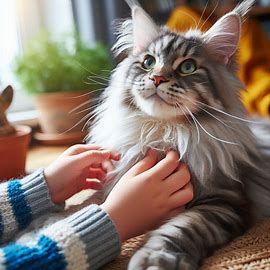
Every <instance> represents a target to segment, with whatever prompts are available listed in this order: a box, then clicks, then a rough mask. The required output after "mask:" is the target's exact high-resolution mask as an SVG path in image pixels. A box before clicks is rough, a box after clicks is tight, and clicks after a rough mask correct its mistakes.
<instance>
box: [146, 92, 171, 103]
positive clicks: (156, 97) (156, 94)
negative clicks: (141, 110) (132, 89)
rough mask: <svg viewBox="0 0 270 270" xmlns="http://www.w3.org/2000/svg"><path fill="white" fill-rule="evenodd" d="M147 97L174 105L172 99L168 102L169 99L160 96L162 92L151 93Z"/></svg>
mask: <svg viewBox="0 0 270 270" xmlns="http://www.w3.org/2000/svg"><path fill="white" fill-rule="evenodd" d="M149 98H151V99H152V100H154V101H155V102H158V103H166V104H167V105H169V106H173V105H174V104H173V101H171V102H170V101H169V100H167V99H165V98H164V97H162V94H159V93H155V94H153V95H151V96H150V97H149Z"/></svg>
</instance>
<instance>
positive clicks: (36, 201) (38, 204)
mask: <svg viewBox="0 0 270 270" xmlns="http://www.w3.org/2000/svg"><path fill="white" fill-rule="evenodd" d="M20 183H21V190H22V191H23V194H24V196H25V200H26V202H27V205H28V206H29V207H30V208H31V213H32V217H33V218H36V217H38V216H40V215H42V214H44V213H48V212H52V211H59V210H62V209H63V206H61V205H56V204H54V203H53V202H52V200H51V197H50V194H49V190H48V186H47V183H46V180H45V176H44V172H43V169H41V170H38V171H36V172H34V173H32V174H30V175H28V176H26V177H25V178H23V179H21V180H20Z"/></svg>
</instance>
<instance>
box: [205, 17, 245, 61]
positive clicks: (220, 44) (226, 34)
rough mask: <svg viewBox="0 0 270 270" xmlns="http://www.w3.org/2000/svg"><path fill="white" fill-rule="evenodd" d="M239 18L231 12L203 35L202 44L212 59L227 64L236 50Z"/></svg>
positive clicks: (239, 24)
mask: <svg viewBox="0 0 270 270" xmlns="http://www.w3.org/2000/svg"><path fill="white" fill-rule="evenodd" d="M240 35H241V18H240V16H239V15H238V14H237V13H235V12H231V13H228V14H227V15H225V16H223V17H222V18H221V19H219V20H218V21H217V22H216V23H215V24H214V25H213V26H212V27H211V28H210V29H209V30H208V31H207V32H206V33H205V34H204V35H203V39H204V42H205V43H206V44H207V47H208V49H209V50H210V52H211V53H213V55H214V57H216V58H217V59H218V60H220V61H222V62H223V63H224V64H227V63H228V61H229V60H230V58H231V57H232V56H233V55H234V54H235V52H236V51H237V48H238V44H239V40H240Z"/></svg>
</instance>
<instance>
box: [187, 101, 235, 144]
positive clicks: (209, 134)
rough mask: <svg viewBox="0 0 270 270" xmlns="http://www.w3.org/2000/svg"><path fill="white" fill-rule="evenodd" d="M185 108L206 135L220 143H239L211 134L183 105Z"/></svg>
mask: <svg viewBox="0 0 270 270" xmlns="http://www.w3.org/2000/svg"><path fill="white" fill-rule="evenodd" d="M185 108H186V109H187V110H188V112H189V114H190V116H191V117H192V118H193V119H194V121H195V122H197V124H198V125H199V126H200V128H201V129H202V130H203V131H204V132H205V133H206V134H207V135H208V136H210V137H211V138H212V139H214V140H216V141H219V142H222V143H226V144H231V145H239V144H238V143H235V142H229V141H226V140H222V139H220V138H218V137H216V136H214V135H213V134H211V133H210V132H209V131H207V130H206V129H205V128H204V127H203V125H202V124H201V123H200V122H199V120H198V119H197V118H196V117H195V116H194V114H193V113H192V112H191V111H190V110H189V108H188V107H186V106H185Z"/></svg>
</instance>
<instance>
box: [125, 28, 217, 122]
mask: <svg viewBox="0 0 270 270" xmlns="http://www.w3.org/2000/svg"><path fill="white" fill-rule="evenodd" d="M205 54H206V52H205V50H204V49H203V44H202V42H201V40H200V38H194V37H192V38H186V37H185V36H184V35H179V34H175V33H170V32H168V31H166V32H165V34H164V35H162V36H161V37H160V38H158V39H157V40H155V41H154V42H152V43H151V44H150V45H149V47H148V48H147V50H145V51H143V52H142V53H140V54H139V55H137V56H135V59H136V60H135V61H134V63H133V65H132V68H131V69H130V72H129V76H128V77H127V84H130V87H131V93H132V95H133V97H134V100H135V102H136V104H137V106H138V107H139V109H140V110H142V111H143V112H145V113H147V114H149V115H151V116H155V117H159V118H173V117H175V116H179V115H183V114H185V113H186V114H188V110H190V111H192V112H195V111H196V110H197V108H198V106H197V104H198V103H197V101H202V100H203V102H206V101H205V98H203V97H204V96H205V94H206V93H207V96H208V98H207V102H208V100H209V101H210V102H211V104H212V103H213V101H214V100H215V97H214V93H212V92H211V85H210V81H209V75H210V74H209V73H210V71H209V67H208V62H207V59H206V58H205V56H204V55H205ZM216 102H218V100H216ZM212 105H213V104H212Z"/></svg>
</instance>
